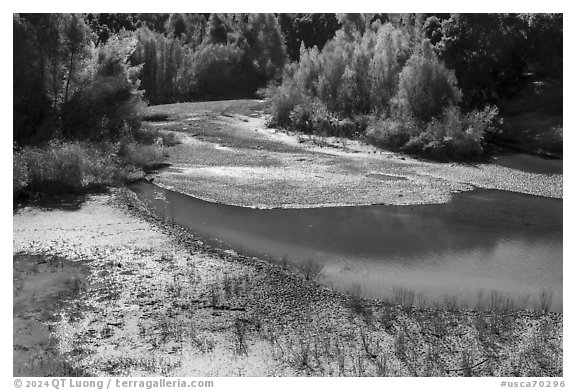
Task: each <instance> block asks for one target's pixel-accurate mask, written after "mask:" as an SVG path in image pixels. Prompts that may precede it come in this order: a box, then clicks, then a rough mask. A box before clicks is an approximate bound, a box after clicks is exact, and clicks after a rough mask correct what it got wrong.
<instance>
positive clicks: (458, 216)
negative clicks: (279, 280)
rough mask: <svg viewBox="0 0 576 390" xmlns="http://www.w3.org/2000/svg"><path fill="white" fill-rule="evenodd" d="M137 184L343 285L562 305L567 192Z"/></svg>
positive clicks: (152, 200) (184, 213) (194, 226)
mask: <svg viewBox="0 0 576 390" xmlns="http://www.w3.org/2000/svg"><path fill="white" fill-rule="evenodd" d="M134 190H135V191H136V192H137V193H138V195H139V197H140V198H141V199H142V200H143V201H144V202H145V203H147V204H148V205H149V206H150V207H151V208H152V209H153V210H155V211H156V212H157V213H158V214H159V215H161V216H162V217H164V218H168V219H170V220H173V221H174V222H176V223H177V224H180V225H182V226H185V227H187V228H189V229H191V230H192V231H194V232H196V233H197V234H200V235H203V236H205V237H211V238H216V239H218V240H220V241H222V242H223V243H225V244H226V245H228V246H231V247H233V248H235V249H236V250H238V251H239V252H243V253H246V254H249V255H265V256H270V257H274V258H281V257H286V256H287V257H288V259H289V261H290V262H292V263H301V262H303V261H307V260H308V259H313V260H314V261H316V262H318V263H321V264H322V265H323V276H324V279H325V281H326V282H327V283H329V284H332V285H333V286H334V287H336V288H341V289H346V288H350V287H351V286H352V285H353V284H360V285H361V286H362V290H363V291H364V292H365V293H366V294H368V295H371V296H375V297H382V296H386V295H389V294H390V292H391V291H392V288H394V287H405V288H409V289H412V290H414V291H416V292H424V293H425V294H426V295H427V297H429V298H430V299H431V300H432V299H434V298H438V299H440V298H441V297H443V295H445V294H456V295H458V296H460V297H463V298H466V299H470V300H473V299H474V297H476V294H477V292H478V290H480V289H482V290H485V291H490V290H498V291H502V292H505V293H510V294H515V295H526V294H530V295H531V296H532V297H537V296H538V295H539V294H540V293H541V291H542V290H543V289H547V290H550V291H552V292H553V294H554V299H553V309H555V310H557V311H560V310H561V307H562V200H558V199H548V198H541V197H536V196H531V195H523V194H516V193H511V192H504V191H490V190H475V191H471V192H465V193H461V194H456V195H455V196H454V199H453V201H452V202H450V203H448V204H441V205H418V206H381V205H377V206H360V207H337V208H315V209H289V210H280V209H275V210H255V209H248V208H242V207H235V206H227V205H221V204H216V203H210V202H205V201H201V200H199V199H195V198H193V197H189V196H187V195H183V194H180V193H177V192H173V191H169V190H163V189H161V188H158V187H156V186H154V185H152V184H149V183H140V184H138V185H136V186H134Z"/></svg>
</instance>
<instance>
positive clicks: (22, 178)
mask: <svg viewBox="0 0 576 390" xmlns="http://www.w3.org/2000/svg"><path fill="white" fill-rule="evenodd" d="M28 180H29V179H28V165H27V164H26V159H25V157H24V155H23V153H22V152H18V151H16V152H14V153H12V190H13V192H14V193H18V192H20V191H22V190H23V189H24V188H25V187H26V186H27V185H28Z"/></svg>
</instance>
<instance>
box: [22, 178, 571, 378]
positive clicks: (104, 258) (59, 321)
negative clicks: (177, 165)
mask: <svg viewBox="0 0 576 390" xmlns="http://www.w3.org/2000/svg"><path fill="white" fill-rule="evenodd" d="M13 252H14V254H15V255H16V254H21V253H28V254H47V253H49V254H52V255H58V256H61V257H63V258H66V259H67V260H69V261H71V262H74V261H79V262H82V263H83V264H85V265H86V266H87V267H89V268H90V275H89V276H88V277H87V279H86V282H85V284H84V285H83V286H82V288H80V289H78V291H77V294H76V295H75V296H74V297H73V298H70V299H68V300H67V301H66V304H65V306H64V307H63V308H61V309H59V310H60V311H59V312H58V313H56V315H55V316H54V318H52V319H50V320H49V321H48V322H49V328H50V329H51V339H52V343H51V345H52V346H53V348H54V350H55V351H56V352H57V354H58V356H60V357H61V359H63V361H65V362H66V364H69V365H70V367H71V368H72V369H73V370H74V371H70V370H69V371H68V372H69V373H70V372H82V373H83V375H109V376H117V375H122V376H124V375H126V376H140V375H166V376H167V375H174V376H243V375H246V376H300V375H319V376H334V375H346V376H374V375H377V376H462V375H465V376H514V375H520V376H561V375H562V373H563V371H562V356H563V346H562V345H563V344H562V342H563V328H562V320H563V315H562V314H556V313H545V312H532V311H530V312H529V311H509V310H506V308H505V307H504V306H494V309H495V310H492V311H474V310H459V309H457V308H455V307H451V306H450V304H449V302H446V305H445V307H441V308H425V307H423V308H420V307H416V306H415V305H413V304H414V302H413V301H412V302H411V301H410V299H405V298H406V297H404V299H403V298H402V297H401V296H399V297H398V298H397V300H396V301H395V302H383V301H378V300H367V299H363V298H361V297H360V296H358V295H357V294H356V293H355V292H349V293H340V292H336V291H332V290H330V289H328V288H326V287H322V286H321V285H319V284H318V283H317V282H316V281H314V280H313V279H314V275H311V274H307V273H306V272H302V270H294V269H285V267H283V266H282V265H281V264H272V263H268V262H266V261H263V260H260V259H257V258H253V257H246V256H242V255H239V254H237V253H235V252H233V251H229V250H224V249H218V248H215V247H212V246H211V245H209V244H206V243H205V242H203V241H202V240H200V239H198V238H197V237H194V236H193V235H192V234H190V232H188V231H186V230H185V229H182V228H180V227H178V226H174V225H173V224H171V223H170V222H167V221H160V220H158V219H157V218H156V217H155V216H154V215H152V214H151V213H150V212H149V211H148V210H146V208H145V207H144V206H143V205H142V204H141V203H140V202H139V201H138V200H137V199H136V197H135V195H134V194H133V193H131V192H130V191H129V190H126V189H116V190H113V191H112V193H111V194H106V195H94V196H90V197H88V199H86V200H85V201H84V202H83V203H81V204H79V205H76V206H75V207H73V208H72V209H66V208H62V207H61V208H52V209H43V208H41V207H30V206H28V207H25V208H23V209H21V210H18V211H16V212H15V214H14V248H13ZM411 303H412V304H411ZM25 315H27V316H28V317H30V313H23V314H22V316H25ZM22 316H16V315H15V320H16V319H17V318H19V317H22ZM32 317H33V315H32ZM44 322H46V321H44ZM15 332H16V329H15ZM17 347H18V346H17V345H15V348H17ZM21 347H23V348H29V347H30V346H25V345H24V346H20V347H18V348H21ZM24 366H26V365H24ZM38 367H43V368H38ZM23 368H24V371H25V368H26V367H23ZM54 369H55V370H60V369H61V367H60V366H59V367H56V368H54ZM38 370H40V371H42V370H43V371H44V372H38ZM46 370H48V371H49V370H50V366H49V365H48V367H47V366H46V365H44V366H42V365H38V364H32V363H31V364H30V371H29V372H28V375H38V376H46V375H49V374H50V372H46ZM25 372H26V371H25ZM52 374H54V373H52Z"/></svg>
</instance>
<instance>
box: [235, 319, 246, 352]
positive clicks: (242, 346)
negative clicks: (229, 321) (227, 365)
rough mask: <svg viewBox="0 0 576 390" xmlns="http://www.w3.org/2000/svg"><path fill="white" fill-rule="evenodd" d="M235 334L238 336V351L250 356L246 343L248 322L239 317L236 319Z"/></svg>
mask: <svg viewBox="0 0 576 390" xmlns="http://www.w3.org/2000/svg"><path fill="white" fill-rule="evenodd" d="M234 335H235V336H236V353H237V354H239V355H245V356H248V345H247V344H246V323H245V322H244V321H242V320H241V319H239V318H236V319H235V320H234Z"/></svg>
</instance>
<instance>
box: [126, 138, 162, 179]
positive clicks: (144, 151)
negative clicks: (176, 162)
mask: <svg viewBox="0 0 576 390" xmlns="http://www.w3.org/2000/svg"><path fill="white" fill-rule="evenodd" d="M118 156H119V157H120V158H121V159H122V160H123V162H124V163H126V164H129V165H132V166H134V167H136V168H140V169H143V170H144V171H151V170H154V169H158V168H162V167H164V166H165V165H166V158H167V157H168V155H167V153H166V150H165V149H164V146H163V145H162V144H161V142H158V143H156V144H151V145H142V144H138V143H136V142H133V141H132V140H131V139H129V138H127V139H124V140H122V141H121V142H120V146H119V148H118Z"/></svg>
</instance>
